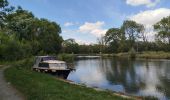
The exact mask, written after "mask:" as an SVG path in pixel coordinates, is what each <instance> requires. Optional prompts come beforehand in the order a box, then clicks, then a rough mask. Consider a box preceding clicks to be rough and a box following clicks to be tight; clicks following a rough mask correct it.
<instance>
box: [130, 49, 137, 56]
mask: <svg viewBox="0 0 170 100" xmlns="http://www.w3.org/2000/svg"><path fill="white" fill-rule="evenodd" d="M129 57H130V58H135V57H136V51H135V49H134V48H131V49H130V51H129Z"/></svg>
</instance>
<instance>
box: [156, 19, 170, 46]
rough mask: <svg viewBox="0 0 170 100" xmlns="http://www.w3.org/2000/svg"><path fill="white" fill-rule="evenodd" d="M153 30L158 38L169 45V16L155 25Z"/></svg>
mask: <svg viewBox="0 0 170 100" xmlns="http://www.w3.org/2000/svg"><path fill="white" fill-rule="evenodd" d="M154 29H155V30H156V31H157V32H158V34H157V36H158V37H160V38H162V39H165V40H168V43H169V44H170V16H168V17H166V18H163V19H162V20H161V21H159V22H158V23H156V24H155V25H154Z"/></svg>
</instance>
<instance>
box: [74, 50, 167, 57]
mask: <svg viewBox="0 0 170 100" xmlns="http://www.w3.org/2000/svg"><path fill="white" fill-rule="evenodd" d="M73 55H74V56H89V55H91V56H102V57H129V53H128V52H124V53H113V54H73ZM136 58H146V59H170V52H163V51H145V52H138V53H137V52H136Z"/></svg>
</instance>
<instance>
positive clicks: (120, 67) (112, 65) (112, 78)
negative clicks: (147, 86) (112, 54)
mask: <svg viewBox="0 0 170 100" xmlns="http://www.w3.org/2000/svg"><path fill="white" fill-rule="evenodd" d="M100 66H101V67H100V68H101V70H103V72H104V73H105V75H106V78H107V80H108V81H109V82H110V83H111V84H121V85H123V86H124V88H125V91H126V92H128V93H130V92H137V91H138V90H139V85H138V84H137V83H136V82H137V81H136V75H135V70H134V61H133V60H128V59H123V58H121V59H117V58H113V59H111V60H110V59H107V60H106V59H101V60H100ZM127 74H128V75H127ZM127 76H128V77H127Z"/></svg>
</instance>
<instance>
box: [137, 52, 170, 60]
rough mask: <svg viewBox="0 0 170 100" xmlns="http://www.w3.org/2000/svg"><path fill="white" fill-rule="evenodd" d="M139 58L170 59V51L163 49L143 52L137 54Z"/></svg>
mask: <svg viewBox="0 0 170 100" xmlns="http://www.w3.org/2000/svg"><path fill="white" fill-rule="evenodd" d="M137 57H138V58H150V59H170V52H163V51H158V52H156V51H148V52H143V53H141V54H137Z"/></svg>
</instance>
